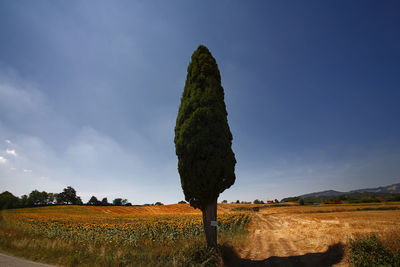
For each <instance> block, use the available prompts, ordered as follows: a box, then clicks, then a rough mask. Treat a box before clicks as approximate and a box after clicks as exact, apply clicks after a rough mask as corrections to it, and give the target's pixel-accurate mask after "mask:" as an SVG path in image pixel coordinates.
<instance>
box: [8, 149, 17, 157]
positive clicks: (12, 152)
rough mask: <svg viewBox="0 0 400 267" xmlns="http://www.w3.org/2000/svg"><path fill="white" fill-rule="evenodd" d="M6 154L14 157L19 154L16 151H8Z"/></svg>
mask: <svg viewBox="0 0 400 267" xmlns="http://www.w3.org/2000/svg"><path fill="white" fill-rule="evenodd" d="M6 153H7V154H8V155H13V156H14V157H16V156H17V152H16V151H15V150H14V149H12V150H11V149H7V150H6Z"/></svg>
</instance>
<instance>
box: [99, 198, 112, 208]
mask: <svg viewBox="0 0 400 267" xmlns="http://www.w3.org/2000/svg"><path fill="white" fill-rule="evenodd" d="M101 205H102V206H108V205H110V203H108V200H107V198H106V197H105V198H103V199H102V200H101Z"/></svg>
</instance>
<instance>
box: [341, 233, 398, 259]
mask: <svg viewBox="0 0 400 267" xmlns="http://www.w3.org/2000/svg"><path fill="white" fill-rule="evenodd" d="M348 247H349V252H350V253H349V254H350V256H349V262H350V264H351V266H354V267H367V266H400V236H399V235H398V233H396V232H395V233H390V235H388V234H386V235H385V236H383V237H378V236H377V235H376V234H370V235H362V236H357V237H355V238H353V239H351V240H350V241H349V245H348Z"/></svg>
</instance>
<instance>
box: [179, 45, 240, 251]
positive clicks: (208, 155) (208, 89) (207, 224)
mask: <svg viewBox="0 0 400 267" xmlns="http://www.w3.org/2000/svg"><path fill="white" fill-rule="evenodd" d="M227 115H228V113H227V112H226V106H225V102H224V89H223V88H222V86H221V76H220V73H219V70H218V66H217V63H216V61H215V59H214V57H213V56H212V55H211V53H210V51H209V50H208V49H207V47H205V46H203V45H200V46H199V47H198V48H197V50H196V51H194V53H193V55H192V58H191V62H190V64H189V67H188V69H187V76H186V83H185V88H184V91H183V94H182V97H181V104H180V107H179V112H178V116H177V118H176V126H175V139H174V142H175V150H176V155H177V156H178V171H179V175H180V177H181V186H182V189H183V193H184V194H185V199H186V201H188V202H189V203H190V205H191V206H192V207H194V208H198V209H200V210H201V211H202V213H203V225H204V231H205V234H206V240H207V244H208V245H209V246H213V247H216V246H217V227H216V220H217V199H218V196H219V194H220V193H222V192H223V191H224V190H225V189H227V188H229V187H230V186H231V185H233V183H234V182H235V178H236V177H235V164H236V159H235V155H234V153H233V151H232V148H231V146H232V134H231V131H230V129H229V125H228V120H227Z"/></svg>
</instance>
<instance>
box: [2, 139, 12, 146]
mask: <svg viewBox="0 0 400 267" xmlns="http://www.w3.org/2000/svg"><path fill="white" fill-rule="evenodd" d="M4 142H6V143H7V144H9V145H11V144H12V143H11V141H10V140H8V139H6V140H5V141H4Z"/></svg>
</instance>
